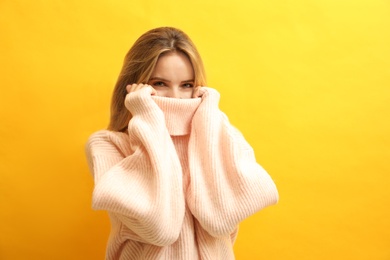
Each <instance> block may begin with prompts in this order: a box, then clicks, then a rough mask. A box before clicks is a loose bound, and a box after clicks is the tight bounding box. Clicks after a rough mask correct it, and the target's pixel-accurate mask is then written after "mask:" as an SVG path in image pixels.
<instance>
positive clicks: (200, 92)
mask: <svg viewBox="0 0 390 260" xmlns="http://www.w3.org/2000/svg"><path fill="white" fill-rule="evenodd" d="M206 91H207V90H206V89H205V88H203V87H202V86H198V87H196V88H195V89H194V92H193V93H192V98H198V97H202V96H203V94H204V93H206Z"/></svg>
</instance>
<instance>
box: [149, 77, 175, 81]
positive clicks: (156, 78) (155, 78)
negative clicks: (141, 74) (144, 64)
mask: <svg viewBox="0 0 390 260" xmlns="http://www.w3.org/2000/svg"><path fill="white" fill-rule="evenodd" d="M150 80H161V81H166V82H171V81H170V80H167V79H164V78H160V77H153V78H150Z"/></svg>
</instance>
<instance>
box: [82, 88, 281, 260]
mask: <svg viewBox="0 0 390 260" xmlns="http://www.w3.org/2000/svg"><path fill="white" fill-rule="evenodd" d="M205 89H206V93H205V94H204V95H203V96H202V98H196V99H183V100H180V99H172V98H164V97H155V96H151V90H150V89H148V88H143V89H141V90H138V91H136V92H134V93H130V94H128V95H127V96H126V100H125V105H126V107H127V108H128V109H129V111H130V112H131V114H132V115H133V118H132V119H131V120H130V123H129V128H128V133H119V132H112V131H107V130H103V131H99V132H96V133H94V134H93V135H92V136H91V137H90V138H89V140H88V143H87V146H86V153H87V158H88V163H89V167H90V170H91V172H92V174H93V176H94V181H95V188H94V191H93V197H92V206H93V208H94V209H100V210H106V211H108V213H109V215H110V218H111V222H112V230H111V234H110V238H109V241H108V246H107V256H106V259H126V260H127V259H137V260H138V259H185V260H187V259H188V260H191V259H212V260H216V259H221V260H228V259H234V254H233V243H234V240H235V238H236V234H237V228H238V224H239V223H240V222H241V221H242V220H244V219H245V218H247V217H248V216H250V215H252V214H254V213H255V212H257V211H259V210H261V209H262V208H264V207H266V206H269V205H272V204H275V203H276V202H277V200H278V192H277V189H276V186H275V184H274V182H273V181H272V179H271V178H270V176H269V175H268V174H267V173H266V172H265V170H264V169H263V168H262V167H261V166H260V165H259V164H258V163H257V162H256V160H255V156H254V153H253V149H252V148H251V146H250V145H249V144H248V143H247V142H246V141H245V139H244V137H243V136H242V135H241V133H240V132H239V131H238V130H236V129H235V128H234V127H233V126H231V125H230V123H229V121H228V119H227V117H226V116H225V114H223V113H222V112H221V111H220V110H219V108H218V102H219V94H218V92H217V91H215V90H214V89H211V88H205Z"/></svg>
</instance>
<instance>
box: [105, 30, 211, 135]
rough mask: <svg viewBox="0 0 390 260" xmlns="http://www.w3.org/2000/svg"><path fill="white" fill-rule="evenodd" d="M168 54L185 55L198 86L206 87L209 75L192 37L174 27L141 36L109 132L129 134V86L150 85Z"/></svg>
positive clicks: (115, 99) (116, 95)
mask: <svg viewBox="0 0 390 260" xmlns="http://www.w3.org/2000/svg"><path fill="white" fill-rule="evenodd" d="M167 52H181V53H183V54H185V55H186V56H187V57H188V58H189V60H190V62H191V64H192V67H193V69H194V74H195V82H194V86H205V85H206V74H205V71H204V67H203V62H202V59H201V57H200V55H199V52H198V51H197V49H196V47H195V45H194V43H193V42H192V41H191V39H190V38H189V37H188V35H187V34H185V33H184V32H183V31H181V30H179V29H176V28H172V27H160V28H155V29H152V30H150V31H148V32H146V33H144V34H143V35H141V37H140V38H138V40H137V41H136V42H135V43H134V45H133V46H132V47H131V49H130V50H129V52H128V53H127V54H126V56H125V59H124V62H123V66H122V70H121V72H120V74H119V77H118V80H117V82H116V84H115V88H114V92H113V95H112V99H111V115H110V123H109V125H108V130H112V131H118V132H125V131H126V130H127V126H128V123H129V121H130V119H131V114H130V112H129V111H128V110H127V108H126V107H125V104H124V101H125V97H126V95H127V91H126V86H127V85H129V84H134V83H136V84H140V83H147V82H148V81H149V79H150V76H151V75H152V72H153V70H154V67H155V66H156V63H157V60H158V58H159V57H160V55H161V54H163V53H167Z"/></svg>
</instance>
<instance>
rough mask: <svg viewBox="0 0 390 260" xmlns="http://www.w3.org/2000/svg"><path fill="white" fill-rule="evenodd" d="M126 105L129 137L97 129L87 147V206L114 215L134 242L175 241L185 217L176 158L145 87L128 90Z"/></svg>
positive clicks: (166, 132)
mask: <svg viewBox="0 0 390 260" xmlns="http://www.w3.org/2000/svg"><path fill="white" fill-rule="evenodd" d="M125 104H126V107H127V108H128V109H129V110H130V112H131V113H132V115H133V117H132V119H131V120H130V123H129V127H128V136H127V135H126V134H125V133H115V132H110V131H100V132H97V133H95V134H94V135H92V136H91V137H90V139H89V141H88V143H87V146H86V153H87V158H88V162H89V167H90V169H91V171H92V173H93V175H94V180H95V187H94V191H93V196H92V207H93V208H94V209H99V210H107V211H109V212H110V214H114V215H115V216H116V217H117V218H118V219H120V220H121V221H122V223H123V224H124V225H126V226H127V227H128V228H129V229H130V230H131V231H133V232H134V233H135V234H136V235H137V236H139V238H138V240H139V241H141V242H144V243H148V244H153V245H157V246H166V245H169V244H172V243H173V242H175V241H176V240H177V238H178V236H179V234H180V231H181V228H182V222H183V219H184V204H185V201H184V195H183V189H182V170H181V165H180V161H179V159H178V157H177V154H176V151H175V147H174V145H173V142H172V140H171V137H170V136H169V133H168V131H167V129H166V126H165V121H164V115H163V113H162V111H161V110H160V109H159V108H158V106H157V104H155V103H154V101H153V100H152V98H151V93H150V90H148V89H147V88H144V89H141V90H139V91H136V92H134V93H130V94H128V95H127V97H126V101H125ZM126 150H127V151H126Z"/></svg>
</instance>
